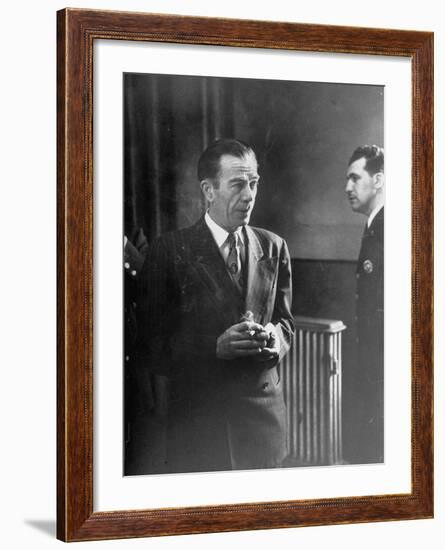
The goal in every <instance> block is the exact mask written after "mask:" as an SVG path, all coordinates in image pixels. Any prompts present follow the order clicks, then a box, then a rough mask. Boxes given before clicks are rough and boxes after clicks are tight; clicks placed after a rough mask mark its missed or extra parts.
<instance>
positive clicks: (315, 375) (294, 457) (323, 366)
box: [281, 316, 346, 466]
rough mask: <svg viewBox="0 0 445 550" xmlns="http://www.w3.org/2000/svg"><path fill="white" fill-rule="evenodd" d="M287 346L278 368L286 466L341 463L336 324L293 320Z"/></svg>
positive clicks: (339, 334)
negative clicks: (284, 413)
mask: <svg viewBox="0 0 445 550" xmlns="http://www.w3.org/2000/svg"><path fill="white" fill-rule="evenodd" d="M295 328H296V330H295V335H294V337H293V342H292V347H291V349H290V351H289V353H288V354H287V355H286V356H285V358H284V359H283V361H282V363H281V377H282V380H283V389H284V396H285V401H286V408H287V426H288V438H289V457H288V462H289V463H290V464H292V465H300V466H301V465H322V464H340V463H342V414H341V401H342V399H341V383H342V382H341V376H342V369H341V357H342V355H341V343H342V342H341V338H342V331H343V330H344V329H345V328H346V327H345V325H344V324H343V323H342V322H341V321H334V320H330V319H314V318H311V317H300V316H296V317H295Z"/></svg>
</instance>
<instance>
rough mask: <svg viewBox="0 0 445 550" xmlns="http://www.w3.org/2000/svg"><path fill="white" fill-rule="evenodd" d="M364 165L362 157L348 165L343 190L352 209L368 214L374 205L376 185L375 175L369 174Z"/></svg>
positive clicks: (364, 160) (364, 161)
mask: <svg viewBox="0 0 445 550" xmlns="http://www.w3.org/2000/svg"><path fill="white" fill-rule="evenodd" d="M365 165H366V159H365V158H364V157H362V158H359V159H357V160H355V161H354V162H353V163H352V164H350V165H349V166H348V171H347V172H346V188H345V191H346V194H347V196H348V200H349V204H350V205H351V208H352V210H354V212H360V213H361V214H365V215H367V216H368V215H369V214H370V213H371V212H372V210H373V209H374V207H375V205H376V195H377V190H378V186H377V185H376V184H377V178H376V175H374V176H371V175H370V174H369V172H367V171H366V169H365Z"/></svg>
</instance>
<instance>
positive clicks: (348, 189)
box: [345, 179, 352, 193]
mask: <svg viewBox="0 0 445 550" xmlns="http://www.w3.org/2000/svg"><path fill="white" fill-rule="evenodd" d="M350 191H352V180H351V179H349V180H346V187H345V192H346V193H349V192H350Z"/></svg>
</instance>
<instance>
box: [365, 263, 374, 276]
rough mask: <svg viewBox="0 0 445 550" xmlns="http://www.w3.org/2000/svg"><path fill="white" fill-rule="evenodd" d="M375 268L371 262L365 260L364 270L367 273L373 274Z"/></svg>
mask: <svg viewBox="0 0 445 550" xmlns="http://www.w3.org/2000/svg"><path fill="white" fill-rule="evenodd" d="M373 269H374V266H373V265H372V262H371V260H365V261H364V262H363V270H364V272H365V273H372V271H373Z"/></svg>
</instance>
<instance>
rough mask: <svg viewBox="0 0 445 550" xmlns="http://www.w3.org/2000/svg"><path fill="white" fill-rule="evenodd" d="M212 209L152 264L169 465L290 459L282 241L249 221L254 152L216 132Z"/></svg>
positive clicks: (161, 246) (160, 248) (204, 167)
mask: <svg viewBox="0 0 445 550" xmlns="http://www.w3.org/2000/svg"><path fill="white" fill-rule="evenodd" d="M198 178H199V181H200V185H201V189H202V192H203V194H204V197H205V199H206V202H207V205H208V210H207V212H206V214H205V216H203V217H202V218H201V219H200V220H198V221H197V223H196V224H195V225H193V226H191V227H188V228H186V229H183V230H179V231H175V232H172V233H167V234H165V235H162V236H161V237H160V238H158V239H157V240H156V241H155V242H154V243H153V244H152V246H151V247H150V251H149V254H148V257H147V261H146V271H147V273H146V281H147V293H148V300H147V318H148V326H149V330H148V332H147V334H146V338H145V342H146V344H147V353H148V357H149V359H148V364H149V368H151V369H153V370H154V371H155V372H157V374H159V375H163V376H165V377H167V378H168V384H169V395H168V413H167V416H168V420H167V422H168V429H167V434H168V435H167V439H168V443H167V464H166V471H169V472H194V471H196V472H197V471H211V470H230V469H251V468H271V467H277V466H280V465H281V463H282V461H283V459H284V458H285V457H286V455H287V437H286V410H285V404H284V399H283V392H282V387H281V382H280V375H279V372H278V369H277V365H278V362H279V361H280V360H281V358H282V357H283V356H284V355H285V353H286V352H287V351H288V349H289V345H290V340H291V336H292V333H293V330H294V328H293V318H292V314H291V311H290V307H291V266H290V258H289V252H288V249H287V245H286V243H285V242H284V240H283V239H282V238H280V237H278V236H277V235H275V234H273V233H271V232H269V231H266V230H264V229H258V228H255V227H251V226H249V225H248V223H249V219H250V215H251V213H252V209H253V207H254V204H255V198H256V195H257V192H258V185H259V175H258V164H257V160H256V157H255V153H254V152H253V150H252V149H251V148H250V147H249V146H248V145H246V144H244V143H242V142H240V141H237V140H234V139H221V140H218V141H216V142H214V143H213V144H212V145H210V146H209V147H208V148H207V149H206V150H205V151H204V152H203V154H202V155H201V158H200V160H199V164H198Z"/></svg>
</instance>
